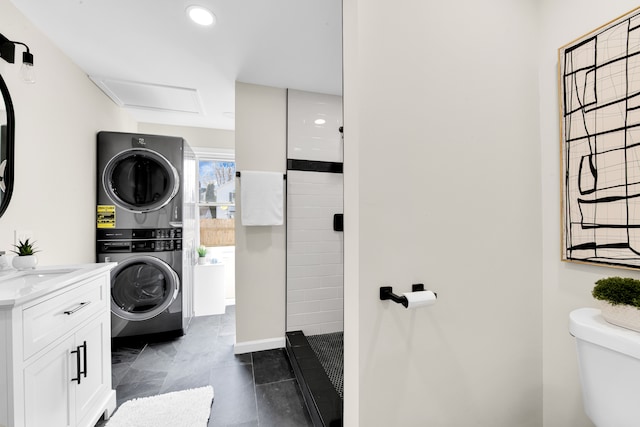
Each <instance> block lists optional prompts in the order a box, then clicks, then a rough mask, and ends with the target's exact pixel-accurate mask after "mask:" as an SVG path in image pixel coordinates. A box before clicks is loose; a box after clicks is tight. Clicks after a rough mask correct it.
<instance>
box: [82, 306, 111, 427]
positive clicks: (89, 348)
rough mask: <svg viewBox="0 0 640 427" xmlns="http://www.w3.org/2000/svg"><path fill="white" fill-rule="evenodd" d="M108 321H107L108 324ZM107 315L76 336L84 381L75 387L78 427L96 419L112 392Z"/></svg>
mask: <svg viewBox="0 0 640 427" xmlns="http://www.w3.org/2000/svg"><path fill="white" fill-rule="evenodd" d="M105 319H106V321H105ZM108 320H109V318H108V315H103V316H100V317H98V318H96V319H94V320H93V321H91V323H89V324H88V325H87V326H85V327H83V328H82V329H80V330H79V331H78V332H77V333H76V341H75V345H76V347H77V348H79V349H80V355H81V361H80V363H81V371H82V374H81V377H80V384H77V383H76V382H74V384H76V392H75V395H76V397H75V398H76V414H77V418H78V421H79V425H83V424H84V421H86V420H84V418H85V417H93V416H94V415H95V414H96V411H100V405H102V404H103V403H104V402H103V401H104V396H105V390H108V389H110V388H111V374H110V371H109V369H106V370H105V366H107V365H105V364H109V365H108V366H107V367H109V366H110V364H111V352H110V351H109V350H108V349H109V348H110V339H111V330H109V329H108V326H109V322H108Z"/></svg>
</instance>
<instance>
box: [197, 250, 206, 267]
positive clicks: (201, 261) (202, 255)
mask: <svg viewBox="0 0 640 427" xmlns="http://www.w3.org/2000/svg"><path fill="white" fill-rule="evenodd" d="M196 251H197V252H198V265H203V264H204V263H205V261H206V260H205V257H206V256H207V248H206V246H204V245H200V246H199V247H198V249H196Z"/></svg>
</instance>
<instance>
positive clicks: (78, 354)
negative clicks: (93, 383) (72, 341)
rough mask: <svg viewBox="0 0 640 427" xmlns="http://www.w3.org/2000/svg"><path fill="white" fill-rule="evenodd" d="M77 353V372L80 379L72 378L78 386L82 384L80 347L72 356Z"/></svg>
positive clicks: (73, 351)
mask: <svg viewBox="0 0 640 427" xmlns="http://www.w3.org/2000/svg"><path fill="white" fill-rule="evenodd" d="M73 353H75V354H76V372H77V373H78V377H77V378H71V381H77V382H78V384H80V378H81V377H80V374H81V372H80V347H79V346H78V347H76V349H75V350H72V351H71V354H73Z"/></svg>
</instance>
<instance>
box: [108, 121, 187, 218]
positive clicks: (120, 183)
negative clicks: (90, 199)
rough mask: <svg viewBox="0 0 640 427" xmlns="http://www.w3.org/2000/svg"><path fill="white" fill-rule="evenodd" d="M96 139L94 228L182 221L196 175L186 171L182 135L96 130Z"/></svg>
mask: <svg viewBox="0 0 640 427" xmlns="http://www.w3.org/2000/svg"><path fill="white" fill-rule="evenodd" d="M97 144H98V146H97V157H98V158H97V166H98V168H97V170H98V177H97V178H98V179H97V196H98V197H97V214H98V221H97V228H121V229H129V228H167V227H171V226H176V225H177V226H181V223H182V221H183V199H184V197H185V194H184V191H185V190H186V189H188V188H189V187H190V185H189V184H190V182H189V180H190V179H193V180H194V181H195V177H190V176H185V160H186V159H188V158H189V157H190V156H192V154H193V152H192V151H191V149H190V148H189V146H188V144H186V142H185V140H184V139H183V138H178V137H171V136H162V135H146V134H133V133H121V132H99V133H98V141H97ZM185 184H186V185H185Z"/></svg>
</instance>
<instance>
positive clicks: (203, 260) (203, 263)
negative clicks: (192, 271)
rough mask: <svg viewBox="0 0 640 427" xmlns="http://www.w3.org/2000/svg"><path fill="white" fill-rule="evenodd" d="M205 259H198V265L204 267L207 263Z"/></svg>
mask: <svg viewBox="0 0 640 427" xmlns="http://www.w3.org/2000/svg"><path fill="white" fill-rule="evenodd" d="M206 261H207V259H206V258H205V257H203V256H201V257H198V265H205V264H206V263H207V262H206Z"/></svg>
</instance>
